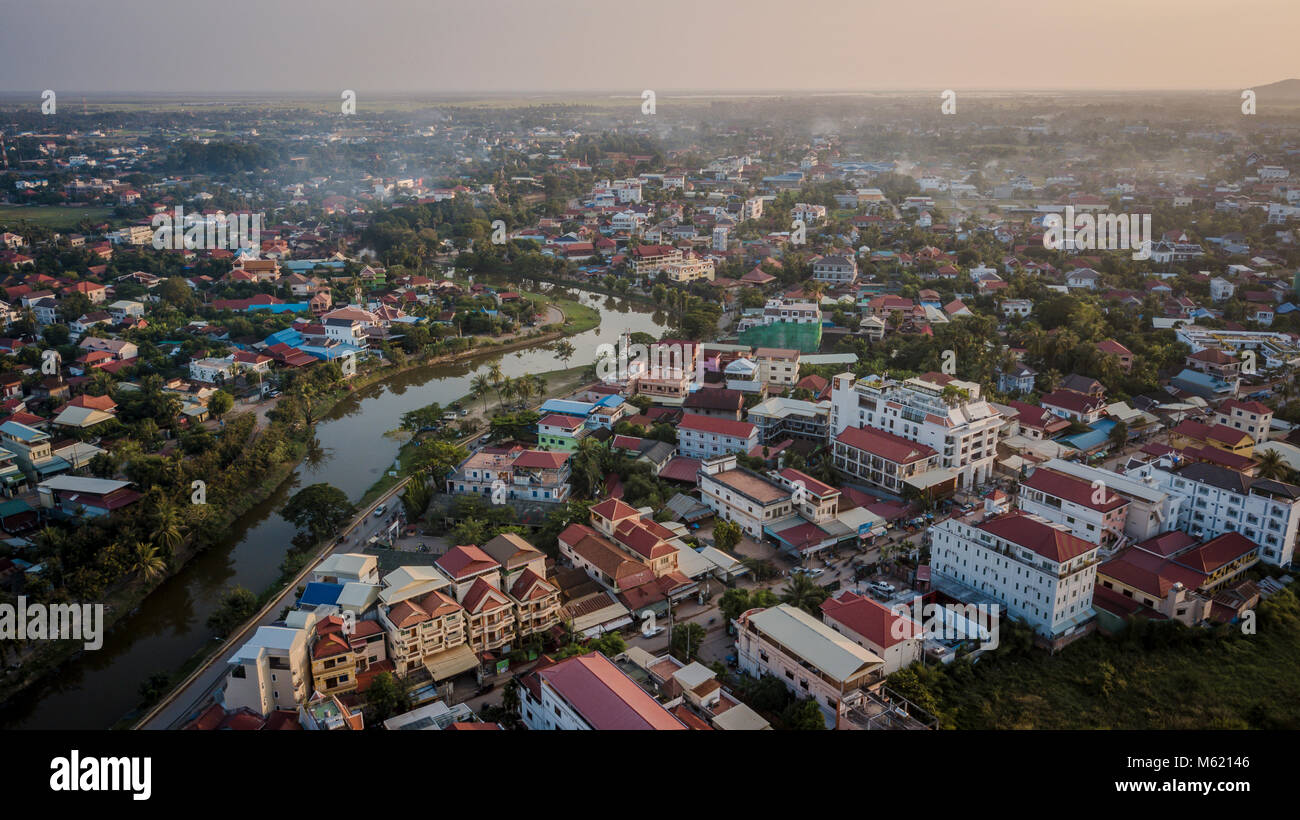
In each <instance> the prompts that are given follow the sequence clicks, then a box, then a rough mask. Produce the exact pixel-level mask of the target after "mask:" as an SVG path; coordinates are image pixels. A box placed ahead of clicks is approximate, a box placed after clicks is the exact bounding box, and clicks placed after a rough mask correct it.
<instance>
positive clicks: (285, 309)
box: [248, 302, 311, 313]
mask: <svg viewBox="0 0 1300 820" xmlns="http://www.w3.org/2000/svg"><path fill="white" fill-rule="evenodd" d="M248 309H249V310H267V311H270V312H271V313H306V312H307V311H309V310H311V303H310V302H285V303H284V304H280V305H249V306H248Z"/></svg>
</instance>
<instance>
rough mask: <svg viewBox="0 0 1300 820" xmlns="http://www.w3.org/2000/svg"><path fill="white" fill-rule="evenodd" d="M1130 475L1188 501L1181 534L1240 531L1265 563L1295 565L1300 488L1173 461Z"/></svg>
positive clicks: (1159, 461)
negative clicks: (1255, 546) (1252, 544)
mask: <svg viewBox="0 0 1300 820" xmlns="http://www.w3.org/2000/svg"><path fill="white" fill-rule="evenodd" d="M1125 474H1126V475H1127V476H1128V477H1129V478H1136V479H1139V480H1145V479H1148V478H1149V479H1152V480H1153V481H1154V483H1155V485H1156V486H1158V487H1160V488H1161V489H1163V490H1166V491H1168V492H1171V493H1174V494H1176V495H1180V496H1182V497H1183V498H1184V502H1183V504H1182V505H1181V507H1180V509H1179V517H1178V527H1179V529H1183V530H1186V531H1187V532H1188V533H1190V534H1191V535H1193V536H1196V537H1198V538H1213V537H1216V536H1219V535H1223V534H1224V533H1228V532H1239V533H1241V534H1242V535H1244V536H1245V537H1246V538H1249V539H1250V540H1251V541H1253V542H1255V543H1256V544H1259V545H1260V548H1261V553H1260V558H1261V560H1263V561H1264V563H1266V564H1272V565H1274V566H1287V565H1288V564H1290V563H1291V560H1292V557H1293V555H1294V551H1295V542H1296V532H1297V529H1300V487H1297V486H1295V485H1294V484H1286V483H1284V482H1281V481H1275V480H1273V479H1269V478H1252V477H1250V476H1247V475H1245V474H1243V473H1239V472H1237V471H1235V470H1230V469H1228V468H1226V467H1220V466H1218V465H1215V464H1209V463H1207V462H1194V463H1191V464H1181V465H1175V464H1174V463H1173V460H1172V459H1171V458H1170V457H1167V456H1166V457H1161V458H1159V459H1156V460H1154V461H1152V462H1149V463H1147V464H1142V465H1140V466H1137V467H1134V468H1132V469H1130V470H1128V471H1127V472H1126V473H1125Z"/></svg>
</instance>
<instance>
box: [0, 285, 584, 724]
mask: <svg viewBox="0 0 1300 820" xmlns="http://www.w3.org/2000/svg"><path fill="white" fill-rule="evenodd" d="M561 301H569V300H561ZM556 307H557V309H558V310H559V311H560V313H561V317H562V319H563V321H562V322H560V323H559V324H558V325H551V326H549V327H556V328H558V329H554V330H545V331H542V332H534V333H532V334H530V335H527V336H520V337H516V338H513V339H510V340H509V341H506V342H502V343H495V342H492V341H488V342H486V343H481V342H480V343H477V344H475V345H474V346H473V347H471V348H468V349H467V350H463V351H457V352H455V353H447V354H441V355H436V356H427V357H410V358H408V359H407V360H406V361H404V362H403V363H402V364H400V365H397V364H387V365H383V366H380V367H377V368H375V369H374V370H371V371H369V372H366V373H363V374H358V375H357V376H355V377H354V378H353V379H352V380H350V381H349V382H348V383H347V384H346V386H345V387H342V388H340V389H337V390H334V391H331V392H330V393H328V394H326V395H324V396H322V397H320V398H319V399H318V400H317V401H316V402H314V403H313V407H312V410H313V416H314V424H315V423H319V422H320V421H321V420H324V419H326V418H327V417H328V416H329V414H330V413H331V412H333V411H334V410H335V408H337V406H338V405H339V404H340V403H341V402H343V401H344V400H345V399H347V398H349V397H351V396H353V395H355V394H356V393H358V392H359V391H362V390H366V389H367V388H370V387H373V386H375V385H378V384H381V383H383V382H385V381H387V380H389V379H393V378H395V377H397V376H401V375H403V374H405V373H407V372H409V371H412V370H416V369H419V368H422V367H435V366H439V365H445V364H453V363H458V362H463V361H469V360H473V359H476V358H479V357H486V356H492V355H498V354H504V353H509V352H513V351H516V350H522V349H528V348H532V347H536V346H540V345H545V344H550V343H552V342H555V341H557V340H559V339H562V338H565V337H566V336H569V335H574V334H576V333H580V332H584V331H585V330H589V329H590V327H589V326H588V325H589V322H588V321H587V320H588V319H589V317H587V316H586V315H585V314H583V313H582V311H590V312H591V313H593V314H595V316H596V324H599V313H598V312H596V311H594V310H592V309H591V308H587V307H585V306H577V307H581V309H582V311H579V310H576V309H575V310H574V313H576V314H579V315H580V317H581V318H582V319H583V321H582V322H581V325H580V328H579V329H571V327H570V324H571V323H570V322H569V320H568V313H567V312H566V310H565V308H564V307H563V306H556ZM475 341H476V342H477V341H478V340H477V338H476V339H475ZM254 413H255V418H256V411H254ZM260 429H261V428H258V429H255V430H254V432H253V433H252V434H251V436H250V443H251V441H252V440H255V438H256V436H257V435H258V434H259V432H260ZM308 450H309V446H308V442H307V441H292V442H291V444H290V450H289V455H288V458H286V459H285V460H284V461H282V462H280V463H278V464H276V465H275V466H273V467H271V468H270V469H269V471H268V473H267V475H266V476H265V477H264V478H263V479H262V480H261V481H260V482H258V484H257V485H256V486H253V487H249V488H247V492H244V493H241V494H240V495H239V496H238V498H237V500H235V501H233V502H232V503H231V504H230V505H229V506H228V507H227V508H226V509H225V510H223V512H222V513H221V515H220V517H219V518H218V519H217V520H215V521H213V522H211V523H210V524H209V525H206V526H205V527H204V529H205V531H207V532H215V533H220V532H226V531H228V530H229V529H230V528H231V527H232V526H233V525H234V524H235V523H236V522H237V521H239V520H240V518H241V517H243V516H244V515H246V514H247V513H248V512H249V511H250V510H252V509H254V508H255V507H257V506H258V505H259V504H262V503H265V502H266V501H267V500H269V499H271V498H273V497H274V496H275V494H276V493H277V492H278V491H279V490H280V489H281V487H282V486H283V485H284V484H285V482H287V481H289V480H290V479H291V478H292V476H293V474H294V472H295V471H296V470H297V469H298V467H299V466H300V465H301V464H302V461H303V459H304V458H305V457H306V455H307V453H308ZM393 483H396V480H394V482H393ZM390 486H391V484H390ZM383 492H384V489H380V490H379V491H378V492H376V493H374V494H371V493H367V496H368V497H373V496H377V495H379V494H382V493H383ZM363 503H364V499H363ZM211 545H212V542H211V541H210V540H209V539H202V541H200V539H198V538H197V537H196V534H194V533H192V534H191V535H190V536H189V537H187V538H186V539H185V541H184V543H182V544H181V545H180V547H178V548H177V550H176V554H175V556H174V558H173V560H172V561H171V563H170V564H169V566H168V568H167V572H165V573H163V574H161V575H158V576H156V577H154V578H145V577H143V576H136V577H134V578H131V579H129V580H126V581H124V582H123V583H122V585H121V586H120V587H119V588H118V589H115V590H112V591H110V592H109V593H108V594H107V595H106V596H104V600H103V601H102V603H103V604H104V624H103V634H102V637H104V638H107V637H108V636H109V635H110V634H112V631H113V630H114V629H115V628H116V627H117V626H118V625H119V624H120V622H121V621H122V620H123V619H125V618H127V617H129V616H130V615H131V614H133V613H134V612H135V611H137V609H138V608H139V607H140V606H141V605H142V604H143V603H144V601H145V600H146V599H147V598H148V597H149V596H150V595H152V594H153V593H154V592H155V591H156V590H157V589H158V588H160V587H162V586H163V585H164V584H166V583H167V582H168V581H170V580H171V579H172V578H174V577H175V576H177V575H178V574H180V573H181V572H182V570H184V569H185V567H186V565H187V564H189V563H190V561H192V560H193V559H194V558H195V557H197V556H198V555H199V554H201V553H202V552H203V551H204V550H205V549H207V548H208V547H210V546H211ZM293 557H294V556H292V555H290V556H287V558H286V560H291V559H292V558H293ZM304 560H309V559H308V558H306V556H304ZM282 579H283V575H282V576H281V579H277V581H276V582H275V583H272V584H271V585H269V586H268V587H267V588H266V589H264V590H263V591H262V596H269V595H272V594H274V592H275V591H276V590H278V589H280V588H281V586H282V583H280V581H281V580H282ZM262 596H259V597H262ZM210 651H211V650H210V649H209V648H208V647H204V648H203V649H201V650H200V651H199V652H198V653H196V655H195V656H194V657H192V658H191V659H190V660H189V661H187V662H186V663H185V664H184V665H182V667H181V668H180V669H178V670H176V672H173V673H172V679H173V680H175V679H177V676H178V675H179V676H182V677H183V675H184V669H185V667H186V666H189V665H191V664H192V663H194V664H197V663H201V662H203V660H205V659H206V658H207V657H208V656H209V655H210ZM83 652H85V648H84V645H83V643H82V642H80V641H59V642H50V643H46V644H45V645H44V646H42V647H41V648H39V649H38V650H37V651H36V652H34V653H32V654H31V655H28V656H26V657H23V658H22V665H21V667H20V669H19V670H18V671H17V672H15V673H10V674H8V675H4V676H3V679H2V680H0V708H2V707H3V706H4V705H5V704H6V703H7V702H8V701H9V700H11V699H13V698H15V697H16V696H18V695H19V694H21V693H22V692H24V691H26V690H28V689H30V688H31V687H33V686H34V685H36V684H38V683H40V682H42V681H44V680H47V679H48V678H50V677H51V676H52V675H54V674H56V673H57V672H58V671H59V670H60V669H61V668H62V667H63V666H64V665H65V664H68V663H69V662H73V661H76V660H77V659H78V658H79V657H80V656H81V655H82V653H83ZM147 677H148V675H147V674H146V675H142V677H141V681H140V682H141V683H143V682H144V680H145V679H146V678H147ZM142 705H147V704H142Z"/></svg>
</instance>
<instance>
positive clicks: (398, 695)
mask: <svg viewBox="0 0 1300 820" xmlns="http://www.w3.org/2000/svg"><path fill="white" fill-rule="evenodd" d="M366 706H367V707H369V710H370V719H371V722H373V723H379V722H382V721H385V720H388V719H389V718H391V717H393V716H394V715H400V714H403V713H405V712H409V711H410V710H411V695H410V693H409V692H408V691H407V690H406V687H405V685H403V684H402V683H401V682H400V681H398V680H397V679H396V678H395V677H393V675H392V674H391V673H389V672H380V673H379V674H378V675H376V676H375V679H374V680H372V681H371V682H370V686H369V688H367V689H366Z"/></svg>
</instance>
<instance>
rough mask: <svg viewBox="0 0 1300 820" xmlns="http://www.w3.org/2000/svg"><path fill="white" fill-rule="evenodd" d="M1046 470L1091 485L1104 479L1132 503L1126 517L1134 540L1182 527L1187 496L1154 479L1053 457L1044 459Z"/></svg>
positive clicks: (1127, 528)
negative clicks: (1181, 516)
mask: <svg viewBox="0 0 1300 820" xmlns="http://www.w3.org/2000/svg"><path fill="white" fill-rule="evenodd" d="M1042 466H1043V467H1044V468H1046V469H1049V470H1052V471H1054V472H1057V473H1064V474H1065V475H1070V476H1074V477H1075V478H1078V479H1081V480H1083V481H1086V482H1087V483H1088V485H1089V486H1090V487H1091V486H1092V485H1093V482H1097V481H1100V482H1101V483H1102V484H1103V485H1104V486H1105V487H1106V488H1107V489H1108V490H1113V491H1114V492H1115V493H1117V494H1118V495H1119V496H1120V497H1121V498H1124V499H1127V500H1128V502H1129V506H1128V513H1127V514H1126V515H1125V516H1124V534H1125V535H1127V536H1128V539H1129V540H1130V541H1132V542H1134V543H1137V542H1142V541H1146V540H1148V539H1150V538H1154V537H1156V536H1157V535H1160V534H1161V533H1165V532H1169V531H1170V530H1173V529H1176V528H1177V527H1178V517H1179V513H1180V510H1181V508H1182V505H1183V501H1184V499H1183V497H1182V496H1181V495H1177V494H1175V493H1171V492H1168V491H1166V490H1163V489H1161V488H1160V487H1159V486H1157V485H1156V482H1155V480H1154V479H1132V478H1129V477H1127V476H1125V475H1123V474H1121V473H1113V472H1111V471H1110V470H1103V469H1101V468H1100V467H1089V466H1088V465H1086V464H1080V463H1079V462H1077V461H1065V460H1064V459H1059V458H1053V459H1049V460H1048V461H1046V462H1044V463H1043V464H1042Z"/></svg>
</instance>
